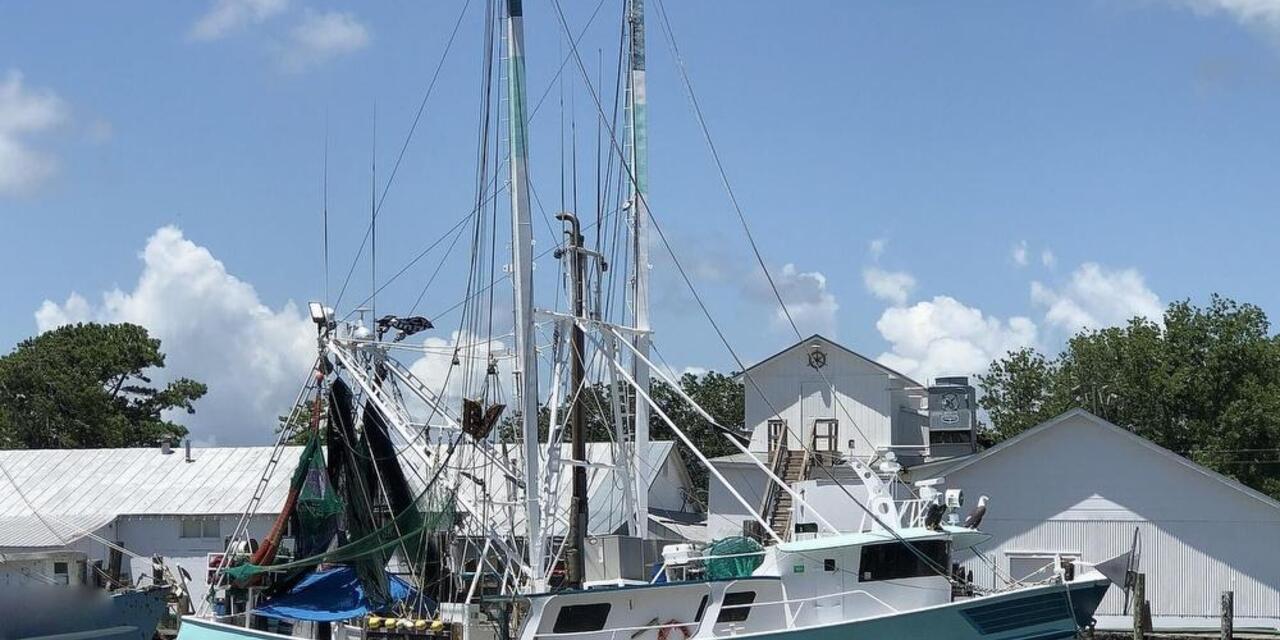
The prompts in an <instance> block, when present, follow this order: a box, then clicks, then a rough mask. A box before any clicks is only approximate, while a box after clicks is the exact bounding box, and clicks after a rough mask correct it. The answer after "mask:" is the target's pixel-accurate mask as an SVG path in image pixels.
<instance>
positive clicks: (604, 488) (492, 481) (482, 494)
mask: <svg viewBox="0 0 1280 640" xmlns="http://www.w3.org/2000/svg"><path fill="white" fill-rule="evenodd" d="M674 448H675V447H674V443H672V442H670V441H651V442H650V443H649V446H648V447H647V448H645V449H643V450H640V451H639V454H640V455H639V460H638V461H637V464H636V466H637V467H638V469H637V471H638V474H639V476H640V479H641V481H642V482H643V486H645V487H650V488H651V487H652V486H653V483H654V481H655V480H656V479H657V477H658V475H659V473H660V472H661V469H662V468H663V466H664V465H666V464H667V459H668V458H669V457H670V456H671V455H672V452H673V451H674ZM443 452H444V447H443V446H441V447H438V448H437V449H436V454H437V455H440V454H442V453H443ZM615 452H616V448H615V447H614V446H613V445H612V444H610V443H607V442H589V443H587V462H589V463H591V464H592V465H600V466H596V467H595V468H589V469H587V495H588V509H587V511H588V518H589V520H590V521H589V523H588V525H587V528H588V531H589V532H590V533H597V534H604V533H613V532H614V531H616V530H617V529H618V528H619V527H621V526H623V525H624V524H625V523H626V519H627V515H626V509H625V507H626V502H625V500H626V496H625V495H624V494H623V487H624V484H623V477H622V475H621V474H623V473H625V471H624V470H623V469H619V468H605V467H604V466H603V465H612V464H613V463H614V462H615V459H614V455H615ZM507 455H508V458H509V459H510V460H511V462H512V463H513V464H512V467H513V468H516V469H519V468H522V467H523V463H522V462H521V460H522V458H523V455H522V452H521V450H520V449H518V448H512V449H510V450H509V451H508V452H507ZM560 455H561V459H562V461H563V462H562V464H563V466H562V471H561V473H560V475H559V478H558V479H559V482H558V484H557V487H556V503H557V504H556V508H555V513H556V514H557V516H558V517H556V518H553V519H552V520H551V521H550V522H543V527H544V528H545V529H546V530H547V532H548V533H550V534H551V535H564V534H565V533H566V532H567V530H568V527H567V522H566V521H565V520H564V519H563V518H564V516H565V514H566V513H567V512H568V508H569V504H570V500H571V497H572V492H573V490H572V478H573V475H572V473H570V472H569V469H570V467H569V464H568V460H569V457H570V446H569V445H567V444H566V445H563V446H562V447H561V450H560ZM473 462H474V466H471V467H468V465H470V464H472V463H473ZM450 464H451V465H452V466H455V467H462V468H464V469H465V468H470V471H469V472H468V473H470V474H471V475H472V476H474V477H475V478H476V479H477V480H479V481H481V482H483V486H482V485H481V484H480V483H479V482H477V481H468V480H466V479H463V480H462V481H460V482H459V485H458V495H459V496H460V497H461V498H463V500H464V501H465V502H466V503H470V504H474V505H476V506H480V505H482V504H484V501H485V500H486V492H487V494H488V499H489V500H490V501H492V502H499V503H500V502H504V501H508V502H509V501H512V500H514V499H517V498H518V496H516V495H515V494H513V493H509V491H510V488H509V487H508V483H507V482H506V481H505V479H504V478H503V477H502V476H501V474H500V473H498V472H497V470H496V469H494V468H493V467H491V466H487V465H485V464H484V462H483V461H482V459H481V458H480V456H479V455H478V454H477V453H474V452H470V453H466V454H462V455H459V456H458V457H456V458H455V459H454V460H452V461H451V462H450ZM544 464H545V462H544ZM544 508H545V505H544ZM490 509H491V510H490V511H489V513H488V514H487V518H488V520H489V521H490V522H491V524H492V525H493V526H494V528H495V529H497V530H499V531H505V530H508V528H511V529H515V530H520V529H521V528H523V527H524V515H525V514H524V508H523V506H518V507H513V508H510V509H504V508H494V507H492V506H491V507H490ZM508 514H509V515H510V522H508Z"/></svg>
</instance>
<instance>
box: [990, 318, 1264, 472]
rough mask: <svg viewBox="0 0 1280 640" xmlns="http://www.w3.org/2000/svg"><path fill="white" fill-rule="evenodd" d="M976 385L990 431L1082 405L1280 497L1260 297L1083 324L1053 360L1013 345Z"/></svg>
mask: <svg viewBox="0 0 1280 640" xmlns="http://www.w3.org/2000/svg"><path fill="white" fill-rule="evenodd" d="M979 385H980V386H981V387H982V392H983V393H982V400H981V405H982V407H983V408H984V409H986V410H987V412H988V417H989V419H990V422H991V430H990V432H989V435H991V436H992V437H993V438H994V439H995V440H1002V439H1005V438H1009V437H1012V436H1014V435H1017V434H1018V433H1021V432H1022V431H1025V430H1026V429H1028V428H1030V427H1032V426H1034V425H1036V424H1039V423H1040V422H1043V421H1044V420H1046V419H1048V418H1050V417H1052V416H1054V415H1057V414H1059V413H1061V412H1063V411H1065V410H1067V409H1069V408H1072V407H1083V408H1085V409H1088V410H1089V411H1091V412H1093V413H1095V414H1097V415H1099V416H1101V417H1102V418H1105V419H1106V420H1108V421H1110V422H1112V423H1115V424H1117V425H1120V426H1122V427H1124V428H1126V429H1129V430H1131V431H1133V432H1134V433H1137V434H1138V435H1141V436H1143V437H1145V438H1148V439H1150V440H1152V441H1154V442H1156V443H1157V444H1159V445H1161V446H1163V447H1165V448H1167V449H1170V450H1173V451H1176V452H1178V453H1180V454H1183V455H1185V456H1188V457H1190V458H1192V459H1193V460H1196V461H1197V462H1200V463H1202V464H1204V465H1206V466H1208V467H1209V468H1211V469H1214V470H1215V471H1218V472H1220V473H1223V474H1225V475H1228V476H1231V477H1233V478H1236V479H1237V480H1240V481H1241V482H1243V483H1245V484H1247V485H1249V486H1252V487H1254V488H1256V489H1259V490H1261V491H1263V492H1265V493H1269V494H1270V495H1273V496H1277V497H1280V455H1277V454H1280V337H1277V336H1276V335H1272V333H1271V327H1270V323H1269V321H1268V320H1267V316H1266V314H1265V313H1264V312H1263V311H1262V310H1261V309H1260V308H1258V307H1256V306H1253V305H1250V304H1241V303H1237V302H1235V301H1232V300H1229V299H1227V298H1223V297H1220V296H1216V295H1215V296H1213V297H1212V298H1211V299H1210V302H1209V304H1208V306H1206V307H1198V306H1195V305H1193V304H1191V303H1190V302H1189V301H1179V302H1175V303H1172V304H1170V305H1169V307H1168V308H1167V309H1166V310H1165V313H1164V317H1163V322H1161V323H1156V322H1153V321H1151V320H1147V319H1143V318H1134V319H1133V320H1131V321H1130V322H1129V323H1128V324H1127V325H1125V326H1123V327H1111V328H1107V329H1097V330H1089V331H1082V332H1080V333H1078V334H1076V335H1075V336H1074V337H1072V338H1071V339H1070V340H1069V341H1068V342H1067V345H1066V348H1065V349H1064V350H1063V351H1062V353H1060V354H1058V356H1057V357H1056V358H1054V359H1052V360H1051V359H1048V358H1046V357H1045V356H1043V355H1042V354H1040V353H1038V352H1036V351H1034V350H1031V349H1023V350H1021V351H1015V352H1012V353H1009V354H1008V355H1006V356H1005V357H1004V358H1001V359H999V360H997V361H995V362H993V363H992V364H991V367H990V370H989V372H988V373H987V374H986V375H983V376H979Z"/></svg>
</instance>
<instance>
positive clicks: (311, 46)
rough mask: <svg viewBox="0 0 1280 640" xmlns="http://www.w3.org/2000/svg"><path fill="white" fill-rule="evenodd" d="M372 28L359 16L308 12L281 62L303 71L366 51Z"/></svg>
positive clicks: (290, 36) (281, 56)
mask: <svg viewBox="0 0 1280 640" xmlns="http://www.w3.org/2000/svg"><path fill="white" fill-rule="evenodd" d="M368 44H369V29H368V27H366V26H365V25H364V24H363V23H361V22H360V21H359V20H357V19H356V17H355V15H353V14H351V13H346V12H341V11H328V12H325V13H318V12H315V11H311V10H308V11H307V12H306V13H305V14H304V15H303V17H302V21H301V22H299V23H298V24H297V25H295V26H294V27H293V29H292V30H290V32H289V38H288V43H287V45H286V46H285V47H284V49H283V50H282V51H281V53H280V63H281V64H282V65H283V66H284V68H285V69H287V70H290V71H302V70H305V69H308V68H310V67H313V66H315V65H317V64H320V63H323V62H327V61H329V60H332V59H334V58H337V57H339V56H343V55H346V54H349V53H353V52H355V51H359V50H360V49H363V48H364V47H365V46H367V45H368Z"/></svg>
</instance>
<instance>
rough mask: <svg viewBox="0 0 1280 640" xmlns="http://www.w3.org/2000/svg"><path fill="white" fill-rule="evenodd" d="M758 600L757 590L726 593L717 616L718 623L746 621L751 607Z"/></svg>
mask: <svg viewBox="0 0 1280 640" xmlns="http://www.w3.org/2000/svg"><path fill="white" fill-rule="evenodd" d="M755 601H756V592H754V591H738V592H735V593H726V594H724V603H723V604H721V605H720V615H718V616H716V624H720V623H721V622H744V621H746V619H747V616H749V615H751V607H749V606H747V605H749V604H751V603H752V602H755Z"/></svg>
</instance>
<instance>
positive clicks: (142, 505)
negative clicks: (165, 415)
mask: <svg viewBox="0 0 1280 640" xmlns="http://www.w3.org/2000/svg"><path fill="white" fill-rule="evenodd" d="M271 451H272V448H271V447H210V448H193V449H192V455H191V457H192V461H191V462H187V461H186V456H185V455H184V453H183V451H182V450H181V449H174V450H173V452H172V453H169V454H167V455H166V454H163V453H161V452H160V450H159V449H158V448H146V449H36V450H19V451H0V465H3V466H4V468H5V470H6V471H7V472H8V475H9V476H11V477H12V478H13V483H16V484H17V487H18V489H20V490H21V491H20V492H19V491H18V490H15V488H14V486H13V483H10V482H9V479H8V478H4V477H0V547H8V546H21V547H27V546H55V545H60V544H61V541H60V540H59V535H61V537H62V538H64V539H71V538H78V537H80V536H81V535H83V534H82V533H79V532H81V531H83V530H93V529H96V528H98V527H100V526H102V525H104V524H106V523H107V522H110V521H111V520H113V519H115V518H116V517H117V516H121V515H206V514H238V513H241V512H243V511H244V510H245V508H246V507H247V506H248V504H249V499H250V498H251V497H252V496H253V492H254V490H255V489H256V488H257V486H258V481H259V479H261V478H262V474H263V471H264V470H265V469H266V468H267V463H268V462H269V461H270V459H271ZM301 452H302V448H301V447H286V448H285V450H284V452H283V454H282V457H281V459H280V466H279V467H278V469H277V472H276V473H275V474H273V477H272V478H271V480H270V482H269V483H268V485H267V491H266V493H265V494H264V495H263V499H262V504H261V506H260V507H259V512H261V513H274V512H277V511H279V510H280V508H281V506H282V505H283V504H284V498H285V495H286V494H287V493H288V490H289V476H290V474H289V473H288V472H287V471H286V472H280V470H281V469H284V470H288V469H292V468H293V467H294V466H295V465H296V464H297V462H298V455H299V454H300V453H301ZM23 496H25V497H26V500H29V501H30V502H31V506H34V507H35V509H36V511H37V512H38V513H39V514H40V515H41V516H44V518H45V520H46V521H47V524H46V523H45V522H41V520H40V518H37V517H35V514H34V513H33V512H32V509H31V507H30V506H28V504H27V503H26V501H24V500H23ZM49 525H52V527H53V528H55V529H59V530H60V531H59V532H58V533H57V534H55V533H54V532H53V531H50V526H49ZM72 532H76V533H74V534H73V533H72Z"/></svg>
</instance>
